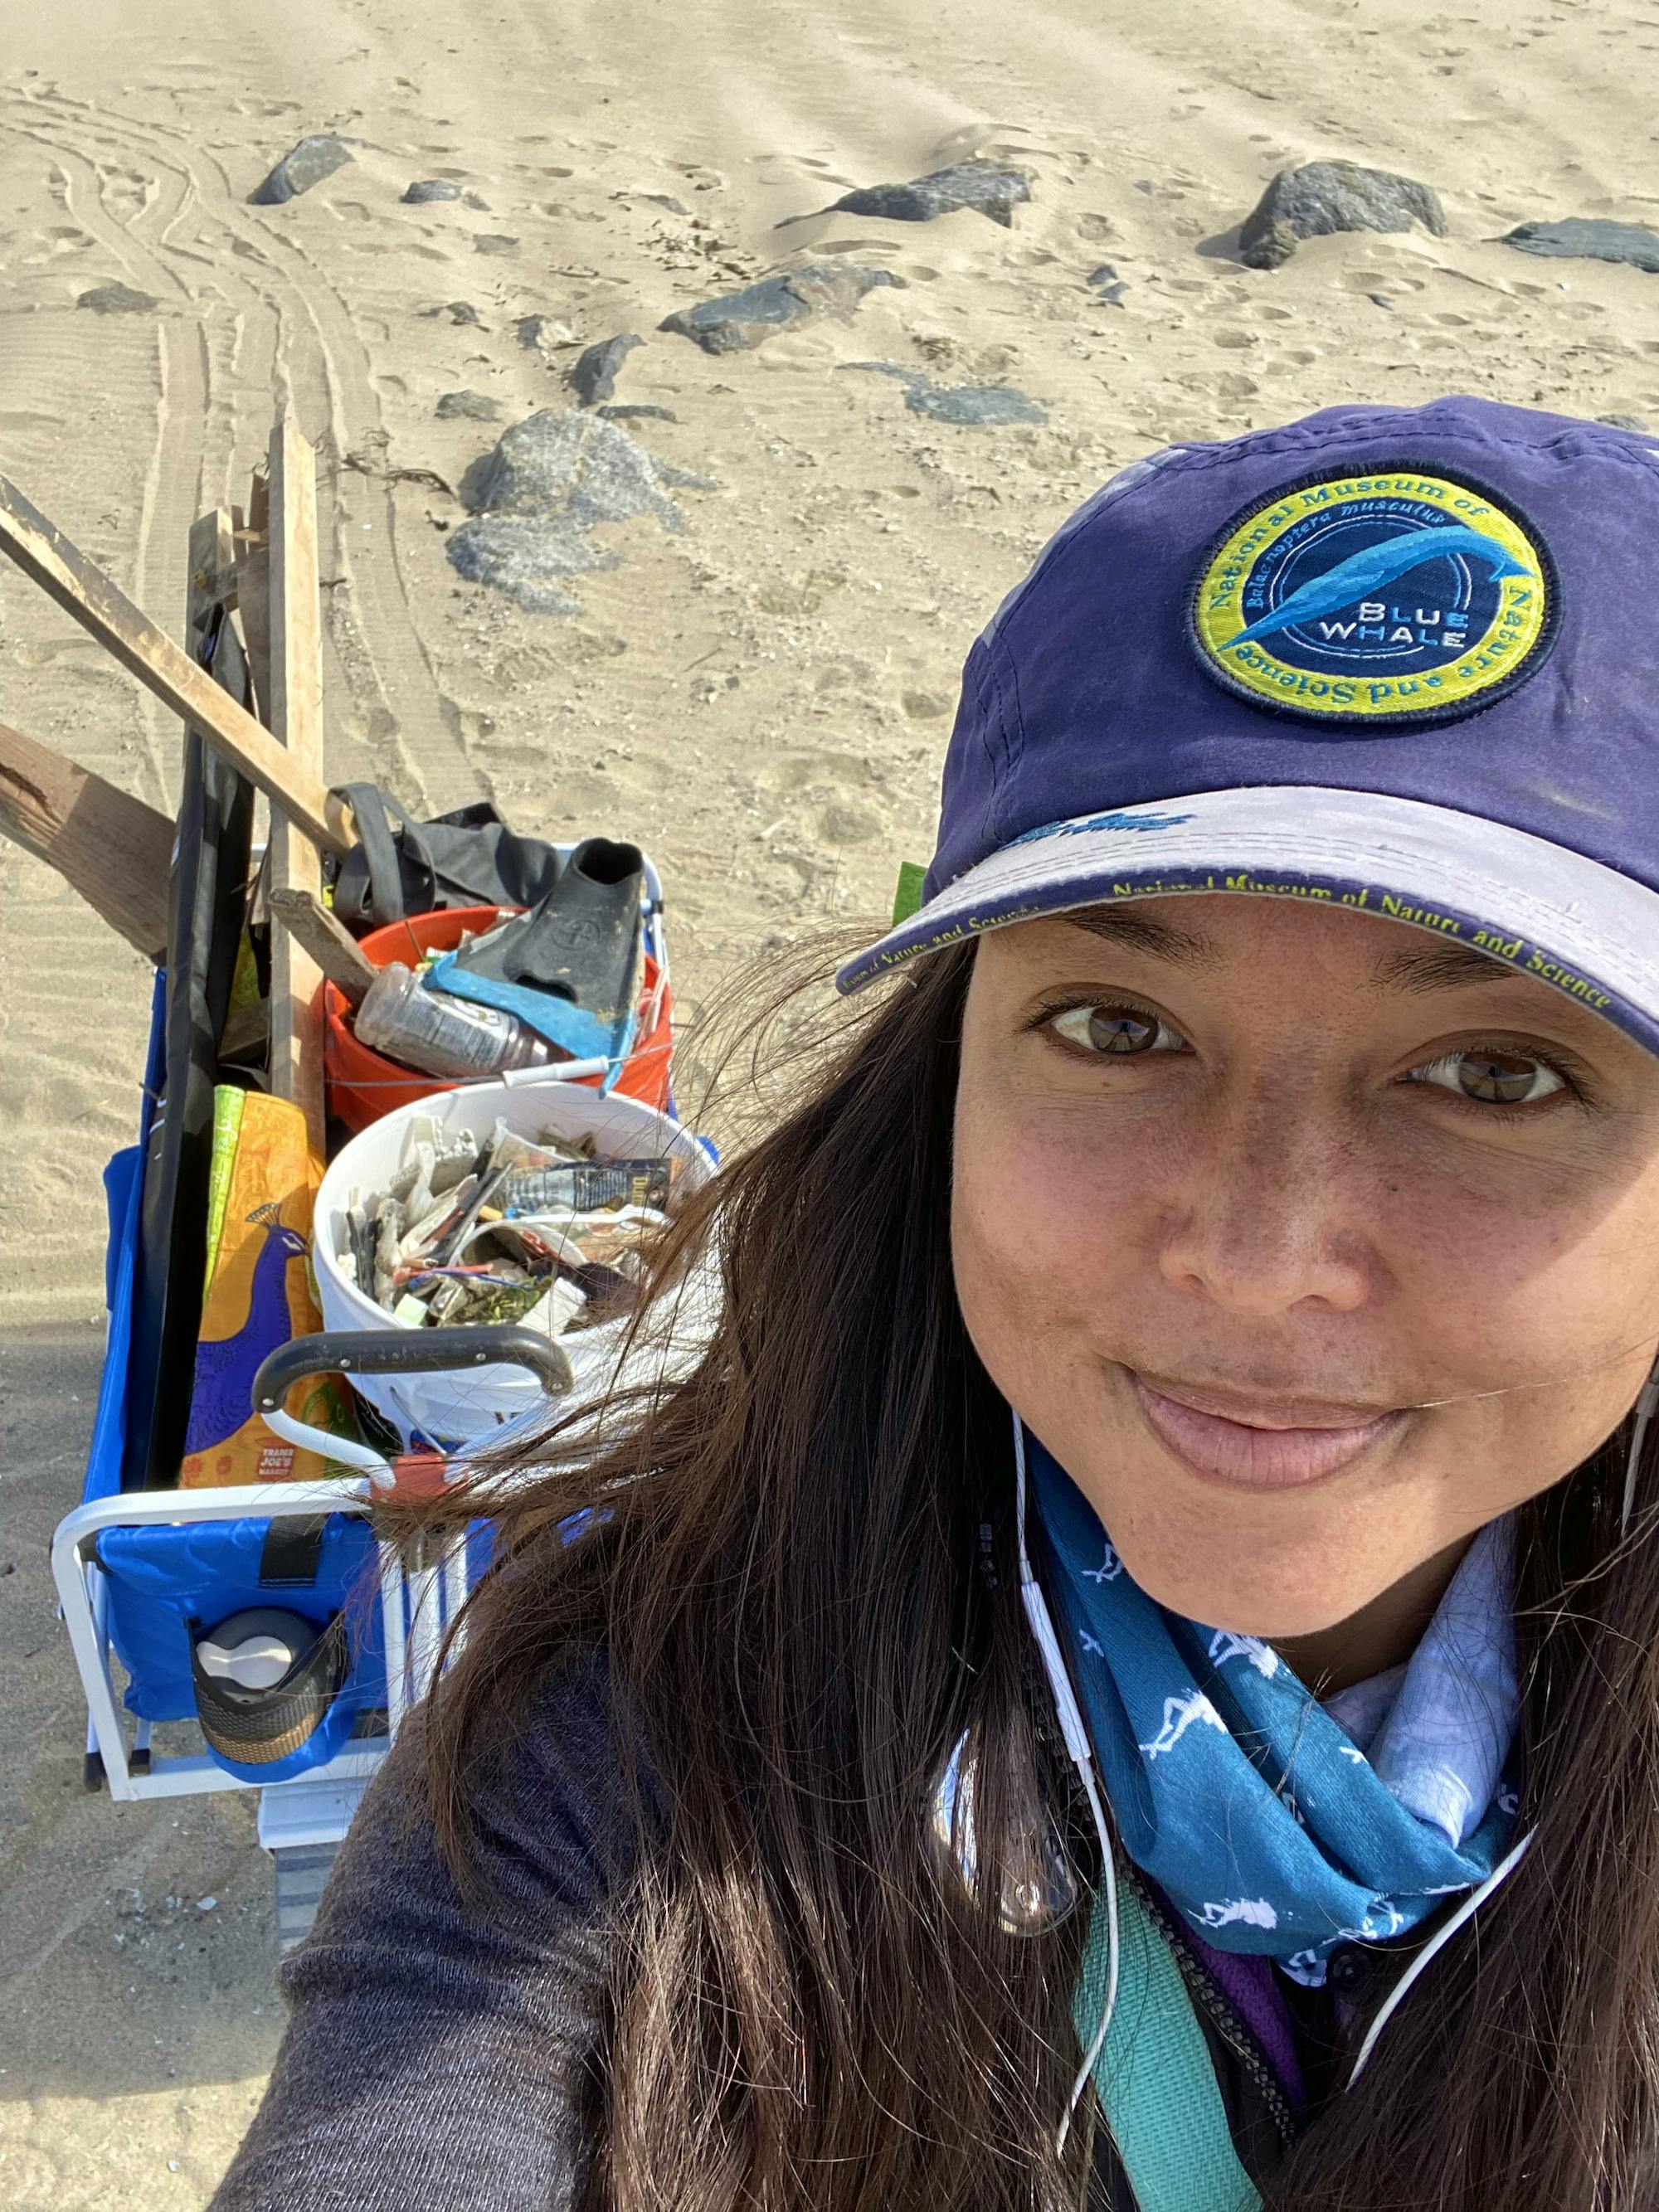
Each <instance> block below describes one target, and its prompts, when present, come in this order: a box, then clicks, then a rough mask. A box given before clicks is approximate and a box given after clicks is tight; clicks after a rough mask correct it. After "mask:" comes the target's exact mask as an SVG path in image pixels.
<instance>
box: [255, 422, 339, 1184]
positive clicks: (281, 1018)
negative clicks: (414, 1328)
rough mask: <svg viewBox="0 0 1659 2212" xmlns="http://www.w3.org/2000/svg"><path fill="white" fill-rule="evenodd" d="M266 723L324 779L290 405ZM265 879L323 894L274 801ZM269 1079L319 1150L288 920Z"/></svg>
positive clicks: (277, 458) (299, 950)
mask: <svg viewBox="0 0 1659 2212" xmlns="http://www.w3.org/2000/svg"><path fill="white" fill-rule="evenodd" d="M268 550H269V559H270V729H271V735H272V736H273V737H274V738H276V740H277V742H278V743H279V744H282V745H283V746H284V747H285V748H286V749H287V751H288V754H289V758H290V760H291V761H292V762H293V763H294V765H295V769H297V770H298V771H300V772H301V774H302V775H305V776H307V778H308V779H310V780H312V781H314V782H316V783H318V784H319V785H320V784H321V783H322V781H323V629H322V622H323V616H322V587H321V585H320V583H319V580H318V573H317V462H316V457H315V455H314V454H313V452H312V450H311V447H309V446H308V445H307V442H306V441H305V439H304V438H303V437H302V436H301V433H300V428H299V425H298V424H297V423H296V422H295V421H294V419H293V417H292V416H289V415H283V416H278V418H277V422H276V428H275V429H274V430H273V431H272V432H271V434H270V544H269V549H268ZM265 869H266V873H265V881H266V884H267V885H268V887H269V892H270V898H271V900H272V901H273V902H274V901H275V899H276V894H277V893H278V892H280V891H301V892H303V893H305V894H307V896H309V897H310V898H312V899H315V900H317V901H318V902H319V904H320V902H321V892H322V888H323V877H322V866H321V862H320V860H319V857H318V853H317V848H316V847H315V845H313V844H312V843H311V842H309V841H308V840H307V838H305V837H303V836H301V835H300V833H299V832H298V830H297V829H295V828H294V826H293V825H292V824H291V823H288V822H285V821H283V819H282V818H281V817H279V816H278V815H277V814H276V813H275V812H274V811H273V813H272V815H271V817H270V848H269V850H268V852H267V854H266V859H265ZM270 1087H271V1090H272V1091H274V1092H275V1094H276V1097H279V1098H292V1099H293V1100H294V1101H295V1103H297V1104H298V1105H299V1106H300V1107H301V1108H302V1109H303V1110H304V1113H305V1117H306V1128H307V1133H308V1134H309V1136H310V1139H311V1142H312V1145H313V1147H314V1148H315V1151H316V1152H317V1156H318V1158H319V1159H320V1158H322V1157H323V1156H324V1150H325V1138H326V1133H327V1124H326V1121H325V1114H324V1108H323V973H322V969H320V968H319V966H318V964H317V963H316V961H315V960H314V959H313V957H312V956H311V954H310V953H309V952H308V951H307V949H306V947H305V945H303V944H302V943H301V940H300V939H299V938H298V937H296V936H295V933H294V932H293V930H292V929H291V928H289V927H287V926H286V925H285V924H284V923H283V922H275V921H274V922H273V925H272V927H271V933H270Z"/></svg>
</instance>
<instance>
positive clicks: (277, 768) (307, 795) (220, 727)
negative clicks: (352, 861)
mask: <svg viewBox="0 0 1659 2212" xmlns="http://www.w3.org/2000/svg"><path fill="white" fill-rule="evenodd" d="M0 552H3V553H7V554H9V556H11V558H12V559H13V560H14V561H15V562H16V563H17V565H18V567H19V568H21V569H22V571H23V573H24V574H26V575H27V576H29V577H32V578H33V580H34V581H35V582H36V583H37V584H39V585H40V588H41V589H42V591H44V592H46V593H48V594H49V596H50V597H51V598H52V599H55V600H56V601H57V602H58V605H59V606H60V607H62V608H63V610H64V612H65V613H66V614H70V615H72V616H73V617H75V619H76V622H78V623H80V624H81V626H82V629H85V630H88V631H89V632H90V633H91V635H93V636H94V637H95V638H96V639H97V640H98V641H99V643H100V645H102V646H104V647H106V649H107V650H108V651H109V652H110V653H112V654H113V655H114V657H115V658H116V659H117V660H118V661H119V662H120V663H121V665H122V666H123V667H124V668H125V669H127V670H128V671H130V672H131V674H132V675H134V676H136V677H137V678H138V680H139V682H140V683H141V684H144V685H146V686H147V687H148V688H149V690H151V691H153V692H154V693H155V696H156V697H157V698H158V699H160V700H161V701H162V702H163V703H164V704H165V705H167V706H168V707H170V708H172V709H173V713H174V714H177V715H178V716H179V718H180V720H183V721H186V722H188V723H189V724H190V726H191V728H192V729H194V730H199V731H200V732H201V734H202V735H203V737H204V738H206V739H207V740H208V742H209V743H210V744H213V745H216V746H217V748H218V749H219V750H220V751H221V752H222V753H223V754H224V755H225V756H226V757H227V758H228V759H230V760H232V761H234V763H236V765H237V767H238V768H240V769H241V771H242V773H243V774H244V775H246V776H247V777H248V778H249V780H250V781H252V782H253V783H255V784H257V785H258V788H259V789H260V790H261V791H263V792H264V794H265V796H266V798H267V799H270V803H271V805H272V806H273V808H276V809H278V810H280V811H281V813H282V814H283V816H285V817H287V819H288V820H289V821H290V822H292V823H294V824H295V826H296V828H298V829H301V830H302V831H303V832H304V834H305V835H306V836H307V837H309V838H310V839H311V840H312V841H313V843H315V844H317V845H319V846H320V847H321V848H323V849H324V850H325V852H331V853H343V852H344V851H345V850H346V848H347V847H348V846H349V843H350V842H351V823H350V815H349V810H348V809H347V808H345V807H343V805H341V803H340V801H339V800H338V799H333V798H331V796H330V794H329V792H328V789H327V787H326V786H325V784H324V782H323V780H322V777H321V776H320V775H319V774H318V773H317V770H316V769H315V767H314V766H313V765H309V764H307V762H306V759H305V757H304V756H303V755H301V756H298V757H293V758H290V757H289V755H288V754H287V753H286V752H285V751H284V750H283V747H282V746H281V745H279V744H277V743H276V739H275V738H273V737H272V736H271V734H270V731H268V730H264V729H262V728H261V727H260V726H259V724H258V722H256V721H255V720H254V719H253V717H252V714H249V713H248V712H247V710H246V708H243V707H239V706H238V705H237V704H236V702H235V701H234V699H232V698H231V697H230V696H229V695H228V693H227V692H225V691H223V690H221V688H220V687H219V685H218V684H216V683H215V682H214V680H213V678H212V677H211V676H210V675H209V674H208V673H207V671H205V670H204V669H201V668H198V667H197V665H195V663H194V662H193V661H192V660H191V658H190V656H189V655H188V653H185V652H184V651H183V650H182V648H181V647H179V646H177V645H175V644H174V643H173V640H172V639H171V638H170V637H168V636H167V635H166V633H165V632H164V631H162V630H160V629H157V628H156V626H155V623H153V622H151V621H150V620H149V617H147V616H145V615H143V614H141V613H140V612H139V611H138V609H137V607H136V606H134V605H133V604H132V602H131V599H128V598H126V597H125V594H124V593H123V592H118V591H117V589H116V588H115V586H114V585H113V584H112V583H111V581H110V580H109V578H108V577H107V576H106V575H105V574H103V573H102V572H101V570H100V569H98V568H94V565H93V563H92V562H90V561H88V559H87V557H86V556H85V555H84V554H83V553H82V552H80V551H78V550H76V547H75V546H73V545H71V544H70V542H69V540H68V538H65V537H64V536H63V535H62V533H61V532H59V531H58V530H57V529H56V528H54V526H52V524H51V523H50V522H48V521H47V520H46V517H45V515H43V514H41V513H40V512H39V510H38V509H37V508H35V507H33V506H31V504H30V503H29V501H27V499H25V498H24V496H23V495H22V493H21V491H19V490H18V489H17V487H16V485H15V484H14V483H11V481H10V480H9V478H8V477H3V476H0Z"/></svg>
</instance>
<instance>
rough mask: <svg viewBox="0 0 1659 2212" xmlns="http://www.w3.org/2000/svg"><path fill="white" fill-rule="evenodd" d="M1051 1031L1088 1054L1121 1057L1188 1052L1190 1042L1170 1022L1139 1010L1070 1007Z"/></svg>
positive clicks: (1057, 1016)
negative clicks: (1132, 1054)
mask: <svg viewBox="0 0 1659 2212" xmlns="http://www.w3.org/2000/svg"><path fill="white" fill-rule="evenodd" d="M1049 1027H1050V1028H1051V1029H1053V1030H1054V1032H1055V1033H1056V1035H1058V1036H1063V1037H1064V1038H1065V1040H1066V1042H1067V1044H1074V1045H1079V1046H1081V1047H1082V1048H1083V1050H1084V1051H1085V1052H1092V1053H1110V1054H1113V1055H1114V1056H1115V1057H1121V1056H1122V1055H1123V1054H1127V1053H1136V1052H1184V1051H1185V1049H1186V1046H1187V1040H1186V1038H1185V1037H1183V1036H1182V1035H1181V1034H1180V1032H1179V1031H1178V1030H1172V1029H1171V1028H1170V1024H1168V1022H1161V1021H1159V1019H1158V1016H1157V1015H1156V1014H1149V1013H1146V1012H1144V1011H1143V1010H1142V1009H1141V1008H1140V1007H1139V1006H1067V1007H1066V1010H1065V1012H1063V1013H1058V1014H1055V1015H1054V1016H1053V1018H1051V1020H1050V1023H1049Z"/></svg>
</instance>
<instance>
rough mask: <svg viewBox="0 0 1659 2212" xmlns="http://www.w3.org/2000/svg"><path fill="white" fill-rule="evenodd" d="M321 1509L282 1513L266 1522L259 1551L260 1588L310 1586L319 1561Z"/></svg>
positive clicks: (323, 1519)
mask: <svg viewBox="0 0 1659 2212" xmlns="http://www.w3.org/2000/svg"><path fill="white" fill-rule="evenodd" d="M327 1527H328V1516H327V1514H325V1513H317V1514H307V1515H306V1516H300V1515H298V1514H286V1515H284V1516H283V1518H282V1519H281V1520H280V1521H272V1522H270V1523H269V1524H268V1525H267V1527H266V1528H265V1541H264V1545H263V1546H262V1547H261V1549H260V1553H259V1587H260V1589H315V1588H316V1586H317V1570H318V1568H319V1566H320V1565H321V1564H322V1557H323V1532H324V1530H325V1528H327Z"/></svg>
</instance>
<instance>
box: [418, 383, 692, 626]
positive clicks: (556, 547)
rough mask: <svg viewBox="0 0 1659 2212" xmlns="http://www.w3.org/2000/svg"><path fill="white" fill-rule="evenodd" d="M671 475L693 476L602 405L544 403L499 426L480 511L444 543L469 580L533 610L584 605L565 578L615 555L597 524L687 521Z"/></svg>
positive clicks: (575, 609)
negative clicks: (595, 533)
mask: <svg viewBox="0 0 1659 2212" xmlns="http://www.w3.org/2000/svg"><path fill="white" fill-rule="evenodd" d="M669 481H678V482H682V483H684V482H692V481H696V480H695V479H691V478H688V477H684V475H683V474H681V473H680V472H678V471H672V472H671V471H665V470H664V469H662V468H661V466H660V465H659V464H658V463H657V462H655V461H654V460H653V459H652V457H651V455H650V454H649V453H647V452H646V450H645V448H644V447H642V446H638V445H635V442H634V441H633V439H632V438H630V437H629V435H628V433H627V431H626V430H623V429H621V428H618V427H617V424H616V423H614V422H605V420H604V418H603V417H602V416H599V415H597V414H592V413H590V412H588V411H586V410H583V409H577V408H572V409H568V410H557V409H554V408H544V409H542V410H541V411H540V412H539V413H538V414H535V415H532V416H528V417H527V418H526V421H524V422H515V423H514V424H513V427H512V428H511V429H509V430H504V431H503V432H502V434H501V441H500V442H499V443H498V444H497V446H496V447H495V452H494V453H492V454H491V455H490V456H489V459H488V460H487V461H486V462H485V463H484V465H483V467H482V468H481V470H479V471H478V472H477V485H476V489H475V490H474V491H473V492H472V494H471V503H472V505H473V506H474V507H475V508H476V509H477V512H476V513H474V515H473V517H472V519H471V520H470V521H467V522H464V523H462V525H461V526H460V527H459V529H458V530H453V531H452V532H450V534H449V536H448V538H447V540H446V541H445V550H446V551H447V554H448V556H449V559H450V562H451V563H452V564H453V567H454V568H456V569H458V570H459V573H460V574H462V575H463V576H465V577H466V578H467V580H469V581H470V582H472V583H477V584H492V585H494V586H495V588H496V589H497V590H498V591H502V592H507V595H508V596H509V597H510V598H512V599H516V600H517V601H518V603H519V605H520V606H521V607H523V608H525V609H526V610H527V611H529V612H530V613H532V614H578V613H580V611H581V608H580V601H579V600H577V599H574V598H573V597H572V595H571V594H570V592H568V590H566V589H565V588H564V579H565V578H567V577H569V576H574V575H579V574H582V573H583V572H584V571H586V570H590V569H594V568H611V567H614V565H615V563H616V559H617V556H616V555H615V554H614V553H612V552H608V551H605V550H602V549H601V548H600V547H599V546H597V545H595V544H594V543H593V541H592V535H591V533H592V530H593V528H594V526H596V525H597V524H599V523H605V522H629V521H632V520H635V518H636V517H638V516H640V515H647V514H651V515H654V516H655V517H656V519H657V520H658V521H659V523H660V524H661V525H662V526H663V528H664V529H665V530H670V531H678V530H679V529H680V528H681V527H682V518H681V515H680V511H679V509H678V507H677V506H676V505H675V504H674V501H672V500H671V499H670V497H669V496H668V494H667V492H666V491H665V489H663V486H664V484H665V482H669Z"/></svg>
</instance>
